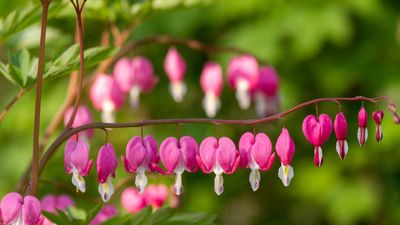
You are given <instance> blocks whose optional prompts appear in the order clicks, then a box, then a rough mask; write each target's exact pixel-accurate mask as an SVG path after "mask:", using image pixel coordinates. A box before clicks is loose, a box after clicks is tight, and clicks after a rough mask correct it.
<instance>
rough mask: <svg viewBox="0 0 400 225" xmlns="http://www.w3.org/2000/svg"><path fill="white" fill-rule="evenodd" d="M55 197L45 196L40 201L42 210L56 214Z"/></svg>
mask: <svg viewBox="0 0 400 225" xmlns="http://www.w3.org/2000/svg"><path fill="white" fill-rule="evenodd" d="M56 198H57V197H56V196H55V195H51V194H49V195H46V196H44V197H43V198H42V200H41V206H42V210H43V211H46V212H51V213H57V210H56V202H57V200H56Z"/></svg>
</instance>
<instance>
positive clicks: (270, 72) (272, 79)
mask: <svg viewBox="0 0 400 225" xmlns="http://www.w3.org/2000/svg"><path fill="white" fill-rule="evenodd" d="M278 88H279V77H278V73H277V72H276V71H275V69H274V68H272V67H270V66H264V67H262V68H261V70H260V79H259V83H258V89H259V90H261V91H262V92H263V93H264V94H265V95H266V96H271V97H273V96H276V95H277V94H278Z"/></svg>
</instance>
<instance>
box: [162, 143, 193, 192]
mask: <svg viewBox="0 0 400 225" xmlns="http://www.w3.org/2000/svg"><path fill="white" fill-rule="evenodd" d="M198 148H199V147H198V144H197V142H196V140H195V139H194V138H192V137H189V136H184V137H182V138H180V139H179V140H178V139H176V138H174V137H169V138H167V139H165V140H164V141H163V142H162V143H161V145H160V159H161V162H162V163H163V165H164V166H165V168H166V169H167V172H168V173H169V174H171V173H175V174H176V176H175V185H174V191H175V193H176V194H177V195H180V194H181V193H182V189H183V187H182V174H183V172H185V171H188V172H190V173H192V172H195V171H197V162H196V155H197V153H198Z"/></svg>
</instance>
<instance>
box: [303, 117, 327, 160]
mask: <svg viewBox="0 0 400 225" xmlns="http://www.w3.org/2000/svg"><path fill="white" fill-rule="evenodd" d="M302 129H303V134H304V136H305V137H306V139H307V141H308V142H310V143H311V144H312V145H314V164H315V165H316V166H317V167H320V166H322V163H323V157H322V148H321V146H322V145H323V144H324V143H325V142H326V141H327V140H328V138H329V136H330V135H331V133H332V120H331V118H330V117H329V116H328V115H326V114H321V115H320V116H319V118H318V119H317V118H316V117H315V116H314V115H308V116H307V117H306V118H305V119H304V121H303V127H302Z"/></svg>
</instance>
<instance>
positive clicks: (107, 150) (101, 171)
mask: <svg viewBox="0 0 400 225" xmlns="http://www.w3.org/2000/svg"><path fill="white" fill-rule="evenodd" d="M117 166H118V158H117V156H116V155H115V151H114V147H113V146H112V144H106V145H103V146H101V148H100V150H99V155H98V156H97V161H96V169H97V179H98V181H99V183H100V184H99V188H98V191H99V193H100V195H101V198H102V199H103V201H104V202H108V201H109V200H110V198H111V196H112V195H113V193H114V185H113V184H112V182H111V180H112V178H114V177H115V170H116V169H117Z"/></svg>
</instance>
